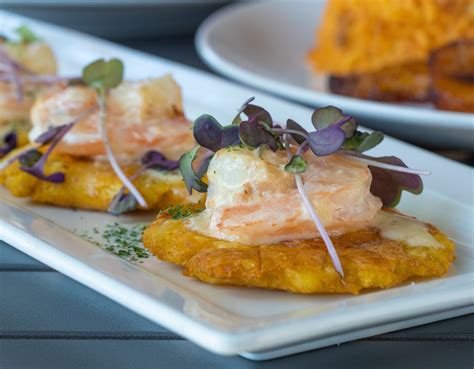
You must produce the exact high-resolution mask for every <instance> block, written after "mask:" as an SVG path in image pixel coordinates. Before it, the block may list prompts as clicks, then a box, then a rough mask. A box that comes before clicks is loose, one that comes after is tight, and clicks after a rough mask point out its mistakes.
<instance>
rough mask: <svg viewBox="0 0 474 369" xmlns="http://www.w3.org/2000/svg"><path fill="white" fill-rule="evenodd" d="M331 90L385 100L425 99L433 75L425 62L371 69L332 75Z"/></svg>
mask: <svg viewBox="0 0 474 369" xmlns="http://www.w3.org/2000/svg"><path fill="white" fill-rule="evenodd" d="M329 89H330V90H331V92H334V93H337V94H340V95H346V96H352V97H356V98H359V99H368V100H377V101H385V102H403V101H414V102H424V101H426V100H428V98H429V91H430V76H429V74H428V68H427V66H426V63H424V62H423V63H421V62H413V63H409V64H404V65H397V66H390V67H386V68H383V69H382V70H379V71H376V72H370V73H361V74H351V75H348V76H330V77H329Z"/></svg>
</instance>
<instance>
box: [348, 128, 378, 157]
mask: <svg viewBox="0 0 474 369" xmlns="http://www.w3.org/2000/svg"><path fill="white" fill-rule="evenodd" d="M383 138H384V135H383V133H382V132H378V131H375V132H372V133H370V134H369V133H367V132H360V131H356V132H355V133H354V135H353V136H352V137H350V138H348V139H346V141H345V142H344V144H343V145H342V148H343V149H345V150H353V151H357V152H364V151H367V150H370V149H372V148H374V147H375V146H377V145H378V144H379V143H380V142H382V140H383Z"/></svg>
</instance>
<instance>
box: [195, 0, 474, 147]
mask: <svg viewBox="0 0 474 369" xmlns="http://www.w3.org/2000/svg"><path fill="white" fill-rule="evenodd" d="M324 5H325V1H324V0H292V1H290V0H269V1H253V2H250V1H249V2H242V3H239V4H235V5H230V6H228V7H225V8H223V9H220V10H218V11H217V12H215V13H214V14H212V15H211V16H210V17H209V18H208V19H207V20H206V21H205V22H204V23H203V24H202V25H201V26H200V28H199V30H198V33H197V35H196V47H197V50H198V52H199V54H200V56H201V57H202V58H203V59H204V61H205V62H206V63H207V64H208V65H209V66H211V67H212V68H214V69H215V70H216V71H218V72H220V73H222V74H224V75H226V76H228V77H230V78H232V79H235V80H237V81H239V82H243V83H245V84H248V85H251V86H254V87H257V88H259V89H262V90H264V91H267V92H270V93H274V94H278V95H280V96H283V97H286V98H289V99H292V100H295V101H300V102H303V103H305V104H308V105H311V106H314V107H317V106H325V105H335V106H338V107H340V108H342V109H343V110H344V111H346V112H348V113H349V114H352V115H354V116H355V117H357V118H359V119H360V120H362V121H363V122H364V124H365V125H367V126H369V127H371V128H374V129H378V130H381V131H384V132H386V133H388V134H391V135H395V136H396V137H399V138H401V139H406V140H409V141H412V142H417V143H420V144H423V145H425V146H430V147H443V148H459V149H470V150H473V148H474V114H469V113H458V112H449V111H441V110H436V109H434V108H432V107H430V106H422V105H415V104H411V105H409V104H389V103H382V102H375V101H370V100H362V99H356V98H351V97H346V96H342V95H337V94H333V93H331V92H330V91H329V90H327V89H326V88H324V87H321V86H320V87H314V84H315V81H314V75H313V74H312V73H311V72H310V71H309V69H308V68H307V66H306V65H305V55H306V54H307V52H308V51H309V50H310V49H311V48H312V47H313V45H314V43H315V31H316V27H317V25H318V23H319V21H320V17H321V14H322V12H323V10H324Z"/></svg>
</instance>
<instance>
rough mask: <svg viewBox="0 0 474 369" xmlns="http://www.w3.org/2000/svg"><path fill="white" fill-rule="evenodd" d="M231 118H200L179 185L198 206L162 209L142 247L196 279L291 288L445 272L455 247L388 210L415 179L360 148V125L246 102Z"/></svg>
mask: <svg viewBox="0 0 474 369" xmlns="http://www.w3.org/2000/svg"><path fill="white" fill-rule="evenodd" d="M241 112H242V113H243V114H244V115H245V118H243V120H242V118H241V117H240V115H241V114H239V115H238V116H237V117H236V118H235V119H234V122H233V124H231V125H229V126H224V127H223V126H221V125H220V124H219V123H218V122H217V121H216V120H215V119H214V118H213V117H211V116H209V115H203V116H201V117H199V118H198V119H197V120H196V121H195V123H194V127H193V133H194V137H195V139H196V141H197V142H198V144H199V145H200V146H197V147H196V148H195V149H193V150H192V151H190V152H189V153H187V154H185V155H183V157H182V158H181V160H180V170H181V173H182V175H183V178H184V180H185V182H186V185H187V187H188V190H189V191H190V192H192V191H193V190H195V191H199V192H207V199H206V203H205V208H202V209H196V208H195V207H194V208H186V207H184V208H182V207H181V208H179V210H180V211H176V209H174V208H171V209H168V210H163V211H161V212H160V214H159V215H158V217H157V219H156V221H155V222H154V223H153V224H151V225H150V226H149V227H148V228H147V229H146V230H145V232H144V235H143V241H144V245H145V247H146V248H148V249H149V250H150V251H151V252H152V253H154V254H155V255H156V256H157V257H158V258H160V259H162V260H164V261H168V262H172V263H175V264H178V265H182V266H183V268H184V274H185V275H187V276H191V277H195V278H197V279H200V280H202V281H204V282H207V283H213V284H231V285H238V286H251V287H263V288H274V289H281V290H286V291H291V292H297V293H346V292H348V293H353V294H357V293H359V292H360V291H361V290H362V289H367V288H388V287H392V286H395V285H397V284H400V283H402V282H403V281H405V280H407V279H409V278H412V277H436V276H441V275H443V274H445V273H446V272H447V270H448V268H449V266H450V264H451V263H452V261H453V260H454V258H455V255H454V243H453V242H452V241H451V240H449V239H448V238H447V236H446V235H444V234H443V233H442V232H441V231H440V230H438V229H437V228H436V227H434V226H433V225H430V224H427V223H424V222H421V221H418V220H416V219H415V218H413V217H409V216H406V215H403V214H401V213H399V212H398V211H396V210H394V209H392V208H393V207H394V206H395V205H396V204H397V203H398V202H399V200H400V196H401V193H402V191H403V190H407V191H410V192H412V193H415V194H419V193H420V192H421V191H422V187H423V186H422V181H421V178H420V175H422V174H429V172H426V171H421V170H416V169H411V168H408V167H407V166H406V165H405V164H404V163H403V162H402V161H401V160H400V159H398V158H397V157H394V156H386V157H379V158H378V157H372V156H368V155H367V154H365V153H364V152H365V151H367V150H369V149H371V148H373V147H374V146H376V145H377V144H379V143H380V142H381V141H382V139H383V135H382V134H381V133H380V132H372V133H370V134H369V133H364V132H360V131H358V130H357V124H356V122H355V121H354V119H352V117H350V116H346V115H344V114H343V113H342V112H341V111H340V110H339V109H337V108H334V107H326V108H322V109H317V110H316V111H315V112H314V114H313V117H312V123H313V125H314V127H315V131H312V132H308V131H306V130H305V129H304V128H302V127H301V126H300V125H299V124H298V123H296V122H295V121H293V120H291V119H289V120H288V121H287V124H286V127H285V128H282V127H280V126H278V125H275V124H274V123H273V121H272V118H271V116H270V114H269V113H268V112H267V111H266V110H264V109H263V108H261V107H258V106H256V105H253V104H250V101H248V102H246V103H245V104H244V106H243V107H242V109H241Z"/></svg>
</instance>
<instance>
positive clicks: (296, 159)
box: [285, 155, 308, 173]
mask: <svg viewBox="0 0 474 369" xmlns="http://www.w3.org/2000/svg"><path fill="white" fill-rule="evenodd" d="M307 166H308V163H307V162H306V160H305V158H303V157H302V156H300V155H293V156H292V157H291V159H290V162H289V163H288V164H286V165H285V171H286V172H289V173H303V172H305V171H306V168H307Z"/></svg>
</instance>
